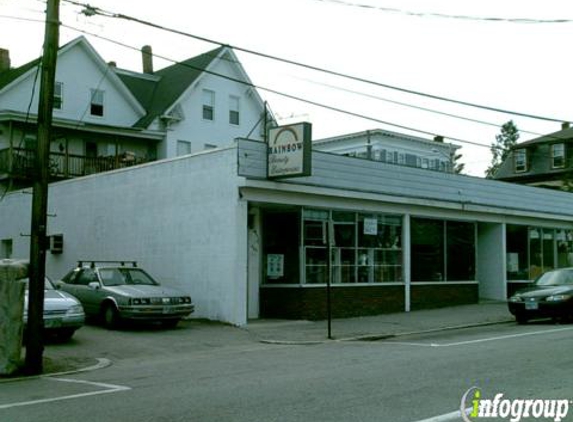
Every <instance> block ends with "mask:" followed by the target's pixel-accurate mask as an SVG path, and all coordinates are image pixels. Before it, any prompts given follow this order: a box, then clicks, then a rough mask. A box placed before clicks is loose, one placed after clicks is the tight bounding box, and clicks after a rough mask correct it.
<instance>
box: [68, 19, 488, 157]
mask: <svg viewBox="0 0 573 422" xmlns="http://www.w3.org/2000/svg"><path fill="white" fill-rule="evenodd" d="M62 26H64V27H66V28H68V29H71V30H74V31H77V32H80V33H83V34H86V35H90V36H93V37H96V38H100V39H102V40H105V41H108V42H111V43H113V44H116V45H119V46H122V47H124V48H128V49H131V50H135V51H139V48H138V47H134V46H131V45H128V44H125V43H122V42H121V41H117V40H113V39H111V38H107V37H104V36H102V35H98V34H94V33H91V32H88V31H85V30H82V29H79V28H75V27H73V26H70V25H67V24H63V23H62ZM153 56H154V57H157V58H160V59H162V60H166V61H169V62H171V63H174V64H177V65H179V66H183V67H187V68H189V69H193V70H197V71H200V72H203V73H207V74H210V75H213V76H216V77H220V78H223V79H227V80H229V81H232V82H236V83H239V84H242V85H246V86H249V87H251V88H256V89H260V90H262V91H266V92H269V93H271V94H275V95H278V96H281V97H284V98H289V99H291V100H295V101H299V102H303V103H306V104H310V105H312V106H315V107H319V108H323V109H326V110H330V111H335V112H337V113H341V114H346V115H349V116H353V117H357V118H361V119H364V120H369V121H372V122H376V123H380V124H384V125H387V126H392V127H396V128H399V129H404V130H409V131H412V132H417V133H421V134H424V135H429V136H432V137H434V136H438V135H440V134H438V133H434V132H429V131H425V130H422V129H416V128H413V127H409V126H405V125H400V124H397V123H392V122H388V121H385V120H381V119H378V118H376V117H372V116H367V115H365V114H361V113H357V112H353V111H349V110H345V109H342V108H339V107H335V106H331V105H327V104H323V103H320V102H318V101H314V100H309V99H306V98H303V97H299V96H297V95H293V94H287V93H285V92H281V91H278V90H276V89H273V88H268V87H263V86H260V85H256V84H253V83H252V82H247V81H244V80H241V79H236V78H233V77H230V76H227V75H223V74H220V73H217V72H213V71H211V70H208V69H205V68H200V67H197V66H193V65H190V64H188V63H183V62H179V61H177V60H174V59H171V58H168V57H165V56H161V55H158V54H155V53H153ZM441 136H444V138H447V139H450V140H452V141H457V142H460V143H465V144H470V145H474V146H479V147H482V148H488V149H489V148H490V146H489V145H484V144H480V143H478V142H474V141H468V140H465V139H460V138H455V137H452V136H447V135H441Z"/></svg>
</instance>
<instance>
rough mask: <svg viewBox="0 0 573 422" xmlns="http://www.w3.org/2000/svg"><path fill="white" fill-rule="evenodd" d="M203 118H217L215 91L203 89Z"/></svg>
mask: <svg viewBox="0 0 573 422" xmlns="http://www.w3.org/2000/svg"><path fill="white" fill-rule="evenodd" d="M203 119H204V120H215V92H213V91H210V90H208V89H204V90H203Z"/></svg>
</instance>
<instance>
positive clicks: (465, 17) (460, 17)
mask: <svg viewBox="0 0 573 422" xmlns="http://www.w3.org/2000/svg"><path fill="white" fill-rule="evenodd" d="M314 1H317V2H321V3H333V4H337V5H341V6H350V7H355V8H361V9H371V10H380V11H382V12H388V13H395V14H400V15H406V16H414V17H418V18H424V17H431V18H445V19H457V20H466V21H479V22H506V23H519V24H555V23H572V22H573V19H531V18H500V17H492V16H489V17H488V16H470V15H453V14H448V13H436V12H413V11H411V10H405V9H396V8H393V7H382V6H374V5H371V4H364V3H352V2H349V1H344V0H314Z"/></svg>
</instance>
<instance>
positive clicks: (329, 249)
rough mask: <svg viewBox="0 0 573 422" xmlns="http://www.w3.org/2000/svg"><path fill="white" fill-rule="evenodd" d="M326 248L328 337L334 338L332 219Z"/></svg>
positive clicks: (328, 226)
mask: <svg viewBox="0 0 573 422" xmlns="http://www.w3.org/2000/svg"><path fill="white" fill-rule="evenodd" d="M326 224H327V227H326V229H327V230H326V232H327V233H326V249H327V252H328V258H327V259H326V272H327V277H326V319H327V321H328V324H327V325H328V339H329V340H332V289H331V278H332V264H331V261H332V238H333V237H334V233H333V229H334V227H333V225H332V221H330V219H329V220H328V222H327V223H326Z"/></svg>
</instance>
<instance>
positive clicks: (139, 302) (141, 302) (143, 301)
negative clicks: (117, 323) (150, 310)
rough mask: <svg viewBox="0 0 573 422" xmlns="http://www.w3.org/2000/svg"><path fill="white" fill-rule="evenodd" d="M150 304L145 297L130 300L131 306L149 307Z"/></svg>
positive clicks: (149, 300)
mask: <svg viewBox="0 0 573 422" xmlns="http://www.w3.org/2000/svg"><path fill="white" fill-rule="evenodd" d="M150 303H151V299H148V298H145V297H138V298H135V299H131V304H132V305H149V304H150Z"/></svg>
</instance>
